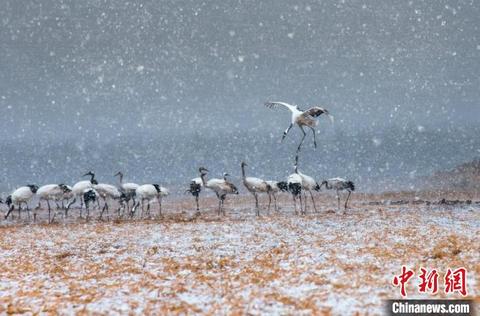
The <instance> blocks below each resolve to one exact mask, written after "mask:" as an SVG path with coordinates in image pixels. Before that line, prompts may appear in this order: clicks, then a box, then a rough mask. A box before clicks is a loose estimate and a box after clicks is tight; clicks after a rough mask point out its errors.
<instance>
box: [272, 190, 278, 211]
mask: <svg viewBox="0 0 480 316" xmlns="http://www.w3.org/2000/svg"><path fill="white" fill-rule="evenodd" d="M272 195H273V203H274V205H275V212H278V207H277V196H276V195H275V193H272Z"/></svg>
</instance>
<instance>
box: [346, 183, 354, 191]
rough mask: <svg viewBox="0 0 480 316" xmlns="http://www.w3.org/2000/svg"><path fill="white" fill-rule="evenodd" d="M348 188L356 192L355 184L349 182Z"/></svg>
mask: <svg viewBox="0 0 480 316" xmlns="http://www.w3.org/2000/svg"><path fill="white" fill-rule="evenodd" d="M347 188H348V189H350V190H352V191H355V184H353V182H352V181H347Z"/></svg>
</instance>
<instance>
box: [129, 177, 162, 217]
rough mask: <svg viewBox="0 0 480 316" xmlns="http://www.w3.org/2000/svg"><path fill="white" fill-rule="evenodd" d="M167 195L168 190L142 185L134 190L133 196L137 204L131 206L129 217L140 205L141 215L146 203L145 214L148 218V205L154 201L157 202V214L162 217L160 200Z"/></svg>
mask: <svg viewBox="0 0 480 316" xmlns="http://www.w3.org/2000/svg"><path fill="white" fill-rule="evenodd" d="M168 194H169V192H168V189H167V188H164V187H162V186H160V185H159V184H143V185H141V186H139V187H138V188H137V189H136V190H135V195H136V197H137V203H136V204H135V205H134V206H133V208H132V211H131V213H130V214H131V216H133V214H134V213H135V210H136V209H137V207H138V206H139V205H140V204H142V214H141V215H140V216H141V217H143V212H144V203H145V201H147V203H148V204H147V212H148V215H149V216H150V203H151V202H152V201H154V200H157V201H158V207H159V209H158V213H159V215H160V216H162V198H163V197H165V196H167V195H168Z"/></svg>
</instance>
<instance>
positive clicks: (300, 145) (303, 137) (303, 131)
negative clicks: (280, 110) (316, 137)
mask: <svg viewBox="0 0 480 316" xmlns="http://www.w3.org/2000/svg"><path fill="white" fill-rule="evenodd" d="M299 127H300V130H301V131H302V133H303V136H302V140H301V141H300V144H299V145H298V148H297V154H298V153H299V152H300V149H301V148H302V144H303V141H304V140H305V137H306V136H307V133H305V130H304V129H303V127H301V126H299Z"/></svg>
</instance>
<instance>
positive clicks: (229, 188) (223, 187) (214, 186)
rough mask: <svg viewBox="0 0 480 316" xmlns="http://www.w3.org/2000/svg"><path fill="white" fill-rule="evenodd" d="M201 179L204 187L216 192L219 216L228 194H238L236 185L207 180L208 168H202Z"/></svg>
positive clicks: (217, 180) (222, 180)
mask: <svg viewBox="0 0 480 316" xmlns="http://www.w3.org/2000/svg"><path fill="white" fill-rule="evenodd" d="M199 172H200V179H202V183H203V186H204V187H206V188H208V189H210V190H212V191H213V192H215V194H216V195H217V198H218V215H220V213H221V212H222V211H223V214H224V215H225V211H224V210H223V204H224V201H225V198H226V196H227V194H238V190H237V188H236V187H235V185H234V184H233V183H231V182H229V181H228V180H225V179H215V178H214V179H210V180H208V181H207V180H206V177H207V173H208V170H207V169H206V168H203V167H200V168H199Z"/></svg>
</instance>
